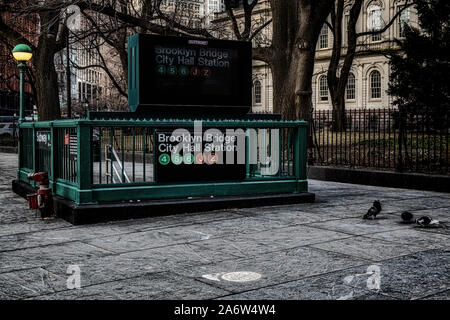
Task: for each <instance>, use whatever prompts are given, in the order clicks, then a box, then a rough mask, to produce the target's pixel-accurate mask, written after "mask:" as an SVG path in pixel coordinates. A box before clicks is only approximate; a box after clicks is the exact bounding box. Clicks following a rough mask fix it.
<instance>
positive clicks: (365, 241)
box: [311, 237, 426, 261]
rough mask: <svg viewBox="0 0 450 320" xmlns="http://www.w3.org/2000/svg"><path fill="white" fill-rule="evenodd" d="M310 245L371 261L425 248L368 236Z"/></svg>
mask: <svg viewBox="0 0 450 320" xmlns="http://www.w3.org/2000/svg"><path fill="white" fill-rule="evenodd" d="M311 247H313V248H318V249H322V250H327V251H332V252H337V253H341V254H345V255H348V256H353V257H357V258H360V259H366V260H371V261H382V260H385V259H389V258H393V257H398V256H401V255H407V254H410V253H414V252H418V251H422V250H426V248H424V247H423V246H416V245H413V244H400V243H396V242H390V241H385V240H380V239H373V238H368V237H352V238H346V239H340V240H334V241H329V242H323V243H318V244H313V245H311Z"/></svg>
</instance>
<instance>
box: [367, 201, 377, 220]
mask: <svg viewBox="0 0 450 320" xmlns="http://www.w3.org/2000/svg"><path fill="white" fill-rule="evenodd" d="M380 211H381V203H380V201H378V200H375V201H374V202H373V204H372V207H371V208H370V209H369V210H368V211H367V213H366V214H365V215H364V216H363V219H369V218H371V219H372V220H373V219H375V217H376V216H377V214H379V213H380Z"/></svg>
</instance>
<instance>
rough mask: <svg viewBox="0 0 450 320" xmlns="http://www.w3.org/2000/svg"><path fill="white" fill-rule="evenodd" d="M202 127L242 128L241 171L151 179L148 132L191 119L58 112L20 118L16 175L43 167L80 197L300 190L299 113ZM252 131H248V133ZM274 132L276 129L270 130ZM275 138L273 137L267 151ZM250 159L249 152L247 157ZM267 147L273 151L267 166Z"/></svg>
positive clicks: (302, 138) (62, 192)
mask: <svg viewBox="0 0 450 320" xmlns="http://www.w3.org/2000/svg"><path fill="white" fill-rule="evenodd" d="M201 123H202V127H203V128H217V129H219V130H220V129H242V130H244V131H245V132H246V178H245V179H244V180H240V181H210V182H195V181H192V182H189V183H158V182H155V179H154V177H155V170H157V166H154V162H155V159H154V157H155V156H154V149H155V148H154V133H155V130H157V129H165V130H175V129H177V128H185V129H190V128H193V127H194V124H195V122H194V120H164V119H158V120H59V121H49V122H23V123H21V124H20V125H19V127H20V146H19V150H20V151H19V152H20V162H19V163H20V168H19V170H18V177H19V179H20V180H21V181H24V182H26V183H31V182H30V181H29V180H28V179H27V178H26V175H27V174H28V173H29V172H33V171H34V172H36V171H47V172H49V177H50V185H51V187H52V189H53V192H54V193H55V194H57V195H59V196H61V197H64V198H67V199H70V200H73V201H75V202H76V203H78V204H82V203H98V202H108V201H128V200H146V199H162V198H184V197H190V196H211V195H214V196H221V195H241V194H259V193H265V194H269V193H292V192H295V193H296V192H305V191H307V181H306V135H307V123H306V122H305V121H272V120H264V121H262V120H204V121H202V122H201ZM252 134H253V135H254V136H253V137H252V139H250V137H251V135H252ZM275 134H276V135H275ZM274 139H278V141H279V149H278V150H277V154H272V143H273V141H274ZM251 151H252V152H251ZM254 155H256V159H253V163H250V157H254ZM261 155H267V156H268V157H271V158H272V159H273V158H274V157H275V156H276V157H278V163H279V165H278V169H277V170H276V171H275V172H270V173H268V170H267V166H268V164H267V163H266V162H265V159H267V157H264V156H261Z"/></svg>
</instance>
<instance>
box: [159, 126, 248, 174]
mask: <svg viewBox="0 0 450 320" xmlns="http://www.w3.org/2000/svg"><path fill="white" fill-rule="evenodd" d="M154 141H155V167H156V170H155V174H156V176H155V181H156V182H193V181H218V180H222V181H224V180H243V179H244V178H245V174H246V171H245V132H244V131H243V130H242V129H237V130H233V129H228V130H226V129H220V130H219V129H213V128H210V129H203V130H201V131H196V130H192V129H183V128H181V129H177V130H174V131H170V130H156V132H155V136H154Z"/></svg>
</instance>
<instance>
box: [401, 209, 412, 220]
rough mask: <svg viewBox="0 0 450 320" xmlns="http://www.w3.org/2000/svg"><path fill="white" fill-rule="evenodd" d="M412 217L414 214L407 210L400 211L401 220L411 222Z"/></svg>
mask: <svg viewBox="0 0 450 320" xmlns="http://www.w3.org/2000/svg"><path fill="white" fill-rule="evenodd" d="M413 218H414V215H413V214H412V213H411V212H409V211H404V212H402V220H403V221H404V222H412V219H413Z"/></svg>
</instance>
